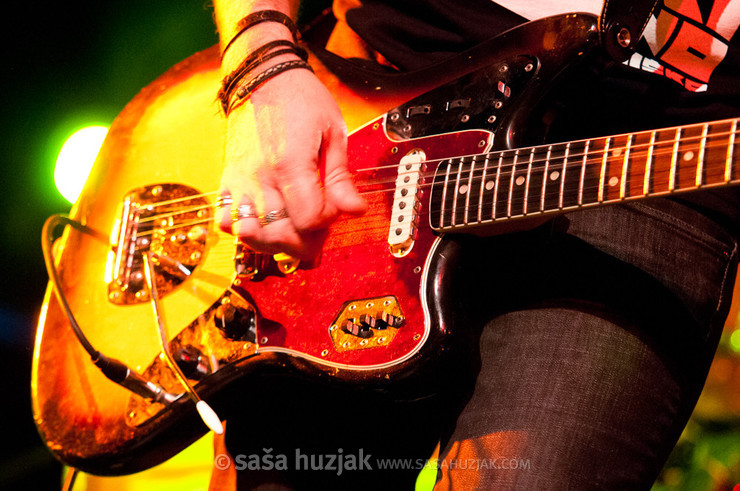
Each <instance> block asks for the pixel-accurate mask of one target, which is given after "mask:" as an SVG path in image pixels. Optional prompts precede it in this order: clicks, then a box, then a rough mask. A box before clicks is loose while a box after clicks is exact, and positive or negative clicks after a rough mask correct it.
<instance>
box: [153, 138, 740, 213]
mask: <svg viewBox="0 0 740 491" xmlns="http://www.w3.org/2000/svg"><path fill="white" fill-rule="evenodd" d="M735 133H736V134H737V133H738V132H735ZM728 135H729V133H728ZM694 139H698V140H701V139H702V137H701V136H700V137H697V138H694ZM708 139H709V137H707V140H708ZM688 140H689V139H688V138H687V139H686V140H685V141H688ZM558 145H560V144H558ZM671 145H672V144H670V143H669V142H666V146H665V147H662V148H663V150H662V151H661V150H660V149H658V150H656V151H653V153H652V158H653V159H657V158H660V157H664V156H666V155H673V149H672V148H668V146H671ZM642 146H643V147H646V148H648V149H649V148H650V147H651V146H652V147H655V146H656V145H649V144H647V145H642ZM639 147H640V145H636V146H634V147H632V148H631V149H630V158H629V161H630V162H632V161H633V160H638V161H639V160H640V158H641V157H646V156H647V155H648V152H644V153H643V151H642V150H639V149H638V150H634V149H635V148H639ZM720 147H722V148H725V147H727V145H726V144H725V143H724V142H717V144H705V145H704V151H705V153H706V152H707V151H711V150H712V149H714V148H720ZM532 148H545V149H547V148H550V147H549V146H544V147H532ZM618 148H620V149H621V147H618ZM682 150H683V151H684V155H685V154H686V153H688V152H694V151H697V150H698V151H700V150H701V147H700V146H699V147H694V146H690V144H684V145H683V148H682ZM509 152H514V150H511V151H509ZM531 152H532V151H531V150H529V149H527V151H525V152H524V154H525V155H526V154H530V153H531ZM501 154H502V152H494V153H490V154H476V155H473V156H470V157H472V159H473V162H475V163H480V162H476V161H475V159H476V158H478V159H482V158H483V157H488V156H496V157H500V156H501ZM592 154H593V155H594V157H596V156H598V155H600V154H601V156H600V157H598V158H593V159H589V158H588V157H587V162H586V166H587V167H595V166H600V165H601V162H602V159H603V148H602V149H599V150H594V151H592V152H591V151H590V152H586V153H576V154H569V155H568V160H569V161H571V160H572V161H573V162H571V163H570V164H568V167H567V168H566V169H568V168H580V167H582V166H583V163H582V160H583V157H584V155H586V156H588V155H592ZM621 156H622V154H620V155H614V156H612V157H608V158H610V159H615V160H617V161H619V160H621ZM464 158H465V157H455V158H452V159H437V160H429V161H425V162H424V163H431V162H435V161H436V162H441V161H446V160H456V161H460V162H459V163H463V164H469V163H471V162H464V161H463V159H464ZM484 160H485V159H484ZM491 160H493V161H498V160H500V158H495V159H491ZM563 161H564V156H563V157H556V158H555V163H554V164H553V159H552V158H550V159H547V158H546V159H533V160H532V161H531V162H530V160H529V159H526V158H524V159H522V161H521V162H518V163H516V164H514V163H513V162H511V163H510V164H502V165H499V164H494V165H492V166H491V167H490V169H493V170H495V171H496V173H497V174H499V176H501V175H504V176H508V177H511V170H512V169H514V168H515V167H518V170H521V172H522V174H524V171H525V169H529V172H528V173H529V174H530V175H531V173H532V172H539V171H540V170H543V171H544V169H545V168H546V166H540V165H539V164H540V163H542V162H545V163H546V164H547V166H549V165H550V164H552V167H553V169H554V170H555V171H557V170H558V167H559V166H562V164H563ZM395 166H397V164H395V165H394V166H393V167H395ZM530 166H531V168H530ZM388 167H390V166H388ZM499 167H500V168H501V170H500V171H499ZM484 169H485V170H488V169H489V167H488V166H487V165H486V166H485V167H484V168H481V169H479V170H474V171H473V179H474V180H476V182H477V180H479V179H480V178H481V177H482V176H483V170H484ZM359 172H362V171H358V173H359ZM457 172H458V171H457V170H452V171H450V174H449V180H450V181H452V180H455V181H457ZM463 172H464V173H465V174H467V175H469V174H470V170H469V169H465V170H464V171H463ZM515 172H516V171H515ZM663 172H665V174H662V173H663ZM434 174H435V173H433V172H425V173H422V175H421V177H422V178H429V177H433V176H434ZM493 174H494V172H493V171H492V172H491V176H493ZM669 174H670V169H669V170H665V171H661V170H657V171H656V172H655V173H654V174H653V179H655V178H656V177H662V176H663V175H669ZM522 177H523V176H522ZM464 179H467V176H464ZM390 183H392V184H395V179H393V178H389V179H388V180H378V181H374V182H373V184H372V185H371V186H378V185H379V186H384V185H386V184H390ZM431 185H432V183H426V184H422V185H421V186H420V187H421V188H425V187H430V186H431ZM358 187H368V185H367V184H364V183H359V184H358ZM393 191H395V186H394V187H393V188H387V189H386V188H382V189H371V190H367V191H360V194H363V195H371V194H375V193H387V192H393ZM584 191H587V188H584ZM216 193H217V191H212V192H208V193H201V194H197V195H190V196H186V197H181V198H175V199H171V200H167V201H162V202H158V203H153V204H147V205H146V206H144V208H145V209H146V210H148V211H151V210H153V209H155V208H160V207H163V206H170V205H173V204H177V203H180V202H185V201H191V200H194V199H198V198H205V197H208V196H212V195H215V194H216ZM213 207H214V205H213V204H212V203H207V204H201V205H196V206H192V207H189V208H185V209H177V210H173V211H170V212H168V213H161V214H158V215H152V216H148V217H145V218H142V219H141V220H140V221H139V223H147V222H151V221H155V220H162V219H166V218H170V217H173V216H177V215H183V214H187V213H194V212H198V211H201V210H207V209H210V208H213Z"/></svg>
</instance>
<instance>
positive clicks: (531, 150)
mask: <svg viewBox="0 0 740 491" xmlns="http://www.w3.org/2000/svg"><path fill="white" fill-rule="evenodd" d="M730 121H735V122H737V121H738V120H727V121H723V122H714V123H700V124H695V125H687V126H683V127H680V128H681V129H682V131H685V130H687V129H690V128H701V127H703V126H709V125H719V124H729V122H730ZM677 129H678V127H676V128H668V129H662V130H655V131H645V132H637V133H632V134H629V133H626V134H623V135H616V136H612V137H600V138H592V139H583V140H575V141H572V142H569V143H554V144H550V145H538V146H532V147H524V148H521V149H511V150H497V151H494V152H489V153H486V154H470V155H462V156H455V157H450V158H440V159H430V160H426V161H424V162H422V163H423V164H428V163H439V162H443V161H446V160H460V161H463V160H465V159H468V158H469V159H472V160H475V159H476V158H478V159H480V158H482V157H494V158H500V157H501V156H503V155H504V154H506V153H508V154H509V155H506V156H505V157H504V158H512V157H513V155H512V154H515V153H516V152H517V150H521V152H520V153H519V155H521V156H526V155H527V154H536V153H537V151H545V152H550V151H551V150H552V149H553V148H555V147H562V148H563V149H565V148H566V146H567V145H570V146H577V145H578V144H584V146H585V143H586V142H589V143H591V142H597V143H599V142H606V140H607V139H611V140H615V139H618V138H622V137H626V138H629V137H633V138H635V137H638V136H649V135H651V134H653V133H655V134H657V133H659V132H671V133H675V131H676V130H677ZM733 133H734V135H738V133H740V130H736V131H735V132H730V131H726V132H719V133H712V134H711V135H710V134H707V135H706V136H702V135H696V136H692V137H682V138H680V140H679V143H680V144H682V146H685V145H691V143H692V142H696V141H699V142H700V141H701V140H702V139H705V140H706V141H711V140H714V141H716V140H717V139H718V138H722V137H729V136H730V135H731V134H733ZM723 142H724V138H723V140H722V142H718V143H717V145H705V150H706V149H711V148H716V147H719V146H722V147H724V146H726V145H725V144H724V143H723ZM658 145H664V147H663V148H665V150H666V151H665V152H653V155H654V156H656V157H657V156H658V155H665V154H672V153H673V149H672V147H673V145H675V139H667V140H662V141H658V142H653V143H652V144H651V143H650V142H647V143H642V144H638V145H633V146H631V147H630V152H631V153H638V154H639V152H640V151H641V150H642V149H649V148H650V147H653V148H655V147H656V146H658ZM669 147H671V148H669ZM617 148H618V149H620V150H625V149H626V148H622V146H621V145H620V146H619V147H617ZM558 150H559V148H558ZM685 150H686V151H693V150H695V149H694V148H692V147H690V148H687V149H685ZM590 154H594V156H596V155H599V154H602V157H599V160H600V159H601V158H603V148H601V149H595V150H590V151H588V152H586V153H575V154H570V155H569V156H568V158H569V159H575V160H578V159H582V158H583V157H584V155H590ZM556 158H559V157H556ZM612 158H619V155H613V156H612ZM632 158H635V157H632ZM549 160H551V159H548V158H547V157H545V158H537V159H533V160H532V161H531V164H532V165H534V164H539V163H542V162H545V163H547V162H548V161H549ZM509 165H511V166H514V164H513V163H511V164H506V165H505V166H504V167H502V168H504V169H505V168H506V166H509ZM527 165H529V164H527ZM397 166H398V164H397V163H394V164H390V165H386V166H378V167H368V168H363V169H358V170H357V171H356V174H360V173H364V172H371V171H374V170H384V169H387V168H392V167H397ZM431 175H432V174H431V173H428V174H425V175H424V176H423V177H429V176H431ZM390 179H391V180H390V181H388V180H380V181H378V182H377V183H375V184H386V183H388V182H395V180H393V178H390ZM217 193H218V191H210V192H205V193H200V194H194V195H189V196H184V197H180V198H174V199H170V200H166V201H161V202H157V203H154V204H148V205H147V208H148V209H149V210H151V209H153V208H157V207H161V206H168V205H172V204H176V203H181V202H185V201H189V200H193V199H197V198H201V197H203V198H205V197H209V196H213V195H215V194H217ZM185 212H187V211H185ZM155 219H156V218H155Z"/></svg>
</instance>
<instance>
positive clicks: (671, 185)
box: [668, 127, 681, 191]
mask: <svg viewBox="0 0 740 491" xmlns="http://www.w3.org/2000/svg"><path fill="white" fill-rule="evenodd" d="M680 143H681V128H680V127H678V128H676V136H675V137H674V138H673V152H672V154H671V171H670V172H671V174H670V176H669V177H668V191H675V189H676V173H677V172H678V166H677V165H676V163H677V162H678V146H679V144H680Z"/></svg>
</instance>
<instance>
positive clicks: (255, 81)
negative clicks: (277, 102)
mask: <svg viewBox="0 0 740 491" xmlns="http://www.w3.org/2000/svg"><path fill="white" fill-rule="evenodd" d="M296 68H301V69H305V70H310V71H311V72H313V68H311V65H309V64H308V63H306V62H305V61H303V60H290V61H284V62H282V63H278V64H277V65H273V66H271V67H270V68H268V69H267V70H265V71H264V72H261V73H260V74H259V75H257V76H256V77H254V78H252V79H251V80H249V81H247V82H245V83H244V84H243V85H240V86H239V88H237V89H236V94H235V95H236V98H235V99H234V100H233V101H231V102H230V103H229V105H228V106H227V107H226V110H225V111H224V112H225V113H226V115H227V116H228V115H229V113H231V111H232V110H233V109H234V107H236V104H238V103H239V102H240V101H241V100H242V99H244V98H246V97H247V96H248V95H250V94H251V93H252V92H254V90H255V89H256V88H258V87H259V86H260V85H262V84H263V83H265V82H267V81H268V80H270V79H271V78H273V77H275V76H277V75H280V74H281V73H283V72H287V71H288V70H294V69H296Z"/></svg>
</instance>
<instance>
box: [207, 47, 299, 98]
mask: <svg viewBox="0 0 740 491" xmlns="http://www.w3.org/2000/svg"><path fill="white" fill-rule="evenodd" d="M281 46H286V48H285V49H279V50H277V51H272V52H270V50H272V49H274V48H277V47H281ZM285 54H295V55H297V56H298V57H300V58H301V59H302V60H303V61H307V60H308V53H307V52H306V50H305V49H303V48H302V47H300V46H296V45H295V44H293V43H292V42H290V41H287V40H278V41H271V42H269V43H267V44H265V45H263V46H260V47H259V48H257V49H256V50H254V51H253V52H252V53H250V54H249V56H247V57H246V58H245V59H244V61H242V62H241V63H240V64H239V66H238V67H237V68H236V69H235V70H234V71H233V72H231V73H230V74H228V75H227V76H226V77H224V79H223V81H222V82H221V89H220V90H219V91H218V99H219V101H221V107H222V108H223V110H224V112H226V109H227V108H228V105H229V99H230V98H231V92H232V91H233V90H234V86H235V85H236V84H237V83H238V82H239V81H240V80H241V79H242V78H243V77H244V76H245V75H246V74H247V73H249V72H251V71H252V70H254V69H255V68H256V67H257V66H258V65H260V64H262V63H264V62H266V61H268V60H271V59H273V58H275V57H277V56H280V55H285Z"/></svg>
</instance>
